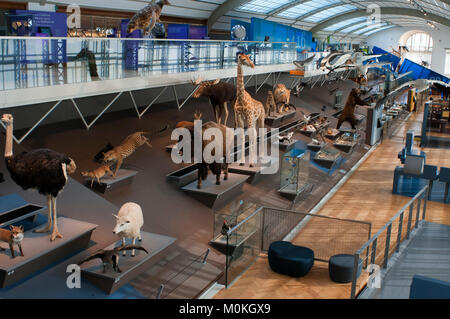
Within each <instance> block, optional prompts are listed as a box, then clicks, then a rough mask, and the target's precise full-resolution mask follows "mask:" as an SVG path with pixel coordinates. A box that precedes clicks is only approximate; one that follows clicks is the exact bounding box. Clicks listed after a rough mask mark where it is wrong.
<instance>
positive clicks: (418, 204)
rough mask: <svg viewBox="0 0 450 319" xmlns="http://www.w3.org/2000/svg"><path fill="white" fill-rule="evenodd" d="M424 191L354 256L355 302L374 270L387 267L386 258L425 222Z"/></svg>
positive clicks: (353, 289)
mask: <svg viewBox="0 0 450 319" xmlns="http://www.w3.org/2000/svg"><path fill="white" fill-rule="evenodd" d="M428 192H429V188H428V186H425V187H424V188H423V189H422V190H421V191H419V192H418V193H417V194H416V195H415V196H414V197H413V198H412V199H411V200H410V201H409V202H408V203H407V204H406V205H404V206H403V207H402V209H400V210H399V211H398V212H397V213H396V214H395V215H394V217H392V218H391V219H390V220H389V221H388V222H387V223H386V224H385V225H384V226H383V227H382V228H381V229H380V230H379V231H378V232H377V233H376V234H375V235H374V236H373V237H372V238H370V239H369V240H368V241H367V242H366V243H364V244H363V245H362V246H361V247H360V248H359V249H358V250H357V251H356V252H355V253H354V266H353V277H352V285H351V293H350V298H352V299H355V298H356V297H357V295H358V294H359V292H361V291H362V290H363V289H364V287H365V286H366V285H370V284H369V283H372V280H373V279H374V277H373V275H374V273H375V272H376V271H379V269H382V268H383V269H386V268H387V266H388V261H389V258H391V257H392V255H394V254H395V253H398V252H399V251H400V245H401V244H402V243H403V242H404V241H405V240H407V239H410V236H411V232H412V230H413V229H417V228H418V227H419V226H420V221H421V220H425V215H426V208H427V198H428ZM422 201H423V203H422ZM414 209H415V212H414ZM363 255H364V256H363ZM362 270H363V271H364V272H365V274H363V273H362ZM366 274H368V276H367V275H366Z"/></svg>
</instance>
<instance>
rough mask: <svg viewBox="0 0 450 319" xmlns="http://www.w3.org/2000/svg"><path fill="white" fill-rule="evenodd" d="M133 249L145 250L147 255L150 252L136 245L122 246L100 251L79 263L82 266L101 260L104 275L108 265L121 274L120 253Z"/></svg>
mask: <svg viewBox="0 0 450 319" xmlns="http://www.w3.org/2000/svg"><path fill="white" fill-rule="evenodd" d="M133 249H138V250H143V251H145V253H147V254H148V251H147V250H146V249H145V248H144V247H141V246H136V245H128V246H120V247H116V248H114V249H111V250H100V251H99V252H97V253H95V254H93V255H91V256H89V257H88V258H86V259H85V260H83V261H82V262H80V263H78V265H79V266H81V265H82V264H84V263H85V262H88V261H90V260H93V259H97V258H100V259H101V260H102V262H103V273H105V272H106V266H107V265H111V266H112V268H113V269H114V271H115V272H119V273H120V272H122V270H120V268H119V256H120V252H121V251H124V250H133Z"/></svg>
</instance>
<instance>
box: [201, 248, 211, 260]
mask: <svg viewBox="0 0 450 319" xmlns="http://www.w3.org/2000/svg"><path fill="white" fill-rule="evenodd" d="M210 251H211V249H209V248H208V249H207V250H206V253H205V257H203V261H202V264H206V260H207V259H208V256H209V252H210Z"/></svg>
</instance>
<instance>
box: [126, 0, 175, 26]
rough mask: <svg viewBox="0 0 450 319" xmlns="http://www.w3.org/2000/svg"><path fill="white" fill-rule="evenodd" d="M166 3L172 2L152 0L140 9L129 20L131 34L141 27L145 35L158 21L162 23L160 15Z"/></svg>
mask: <svg viewBox="0 0 450 319" xmlns="http://www.w3.org/2000/svg"><path fill="white" fill-rule="evenodd" d="M164 5H170V2H169V1H168V0H159V1H158V2H155V1H152V2H151V3H150V4H149V5H147V6H146V7H145V8H143V9H142V10H140V11H138V12H137V13H136V14H135V15H134V16H133V17H132V18H131V20H130V22H128V26H127V33H128V34H130V33H132V32H133V31H134V30H138V29H141V30H143V31H144V35H147V34H150V32H151V31H152V29H153V28H154V27H155V24H156V22H158V23H161V20H159V17H160V16H161V11H162V8H163V7H164Z"/></svg>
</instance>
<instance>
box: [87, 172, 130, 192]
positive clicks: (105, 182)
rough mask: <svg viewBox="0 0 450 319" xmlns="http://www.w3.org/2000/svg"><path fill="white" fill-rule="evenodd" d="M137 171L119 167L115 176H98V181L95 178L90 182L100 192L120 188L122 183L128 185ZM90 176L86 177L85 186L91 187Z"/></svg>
mask: <svg viewBox="0 0 450 319" xmlns="http://www.w3.org/2000/svg"><path fill="white" fill-rule="evenodd" d="M137 173H138V172H137V171H133V170H129V169H119V170H118V171H117V174H116V176H115V177H112V176H109V175H108V176H105V177H103V178H100V183H98V182H97V180H96V179H94V183H93V184H92V187H93V188H94V189H96V190H97V191H99V192H100V193H103V194H104V193H106V192H109V191H111V190H113V189H117V188H120V187H122V186H124V185H129V184H131V183H132V182H133V178H134V176H136V174H137ZM91 182H92V178H86V182H85V184H86V186H87V187H89V188H90V187H91Z"/></svg>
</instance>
